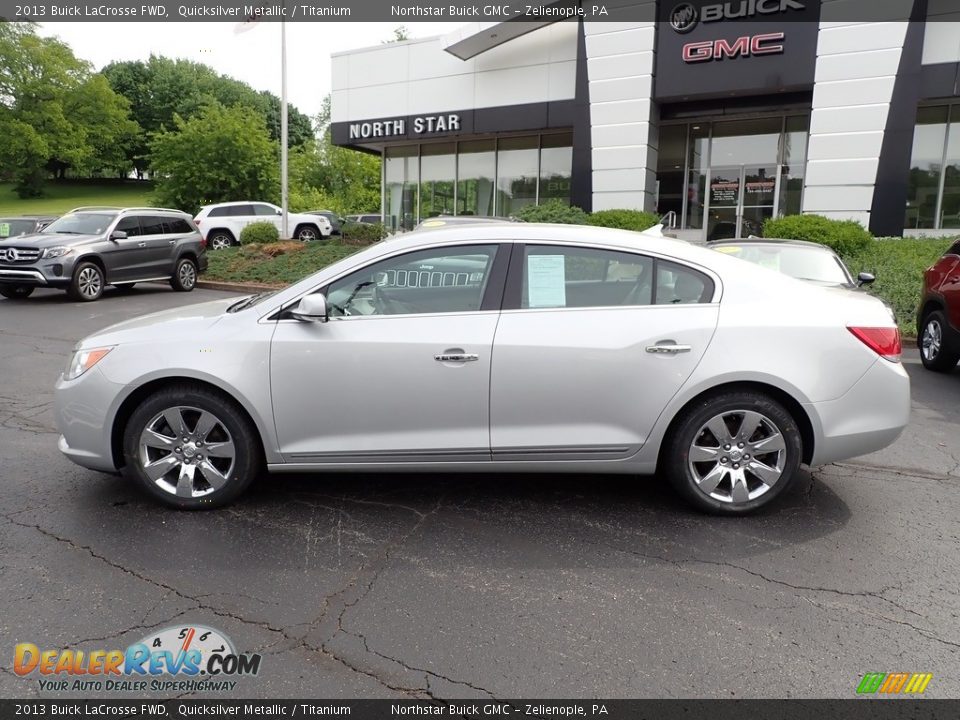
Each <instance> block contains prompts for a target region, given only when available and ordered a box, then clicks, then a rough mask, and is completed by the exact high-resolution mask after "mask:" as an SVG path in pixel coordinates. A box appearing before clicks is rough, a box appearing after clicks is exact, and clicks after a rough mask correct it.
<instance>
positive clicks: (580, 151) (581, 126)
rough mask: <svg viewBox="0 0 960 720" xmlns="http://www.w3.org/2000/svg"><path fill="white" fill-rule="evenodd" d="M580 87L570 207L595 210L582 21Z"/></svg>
mask: <svg viewBox="0 0 960 720" xmlns="http://www.w3.org/2000/svg"><path fill="white" fill-rule="evenodd" d="M577 25H578V28H577V86H576V93H575V96H574V100H573V168H572V174H571V178H570V204H571V205H576V206H577V207H581V208H583V209H584V210H586V211H587V212H591V211H592V210H593V149H592V139H591V132H590V76H589V75H588V74H587V38H586V34H585V33H584V29H583V20H580V21H578V23H577Z"/></svg>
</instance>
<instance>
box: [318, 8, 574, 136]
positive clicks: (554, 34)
mask: <svg viewBox="0 0 960 720" xmlns="http://www.w3.org/2000/svg"><path fill="white" fill-rule="evenodd" d="M476 30H477V28H475V27H471V26H467V27H465V28H463V29H462V32H463V33H466V34H467V35H469V34H472V32H476ZM450 44H451V36H449V35H448V36H446V37H433V38H426V39H421V40H410V41H407V42H400V43H390V44H388V45H376V46H374V47H370V48H365V49H361V50H350V51H348V52H343V53H337V54H334V55H333V56H332V58H331V62H332V83H333V84H332V98H331V100H332V120H333V122H344V121H347V120H361V119H372V118H381V117H396V116H398V115H416V114H418V113H434V112H443V111H445V110H469V109H473V108H484V107H496V106H501V105H517V104H526V103H536V102H549V101H553V100H571V99H573V97H574V94H575V91H576V63H577V26H576V23H568V22H564V23H555V24H553V25H549V26H547V27H544V28H541V29H539V30H535V31H534V32H532V33H529V34H528V35H524V36H522V37H519V38H517V39H515V40H513V41H511V42H509V43H506V44H504V45H502V46H500V47H497V48H493V49H492V50H489V51H487V52H485V53H483V54H482V55H479V56H478V57H476V58H474V59H472V60H460V59H459V58H457V57H454V56H453V55H451V54H450V53H448V52H445V51H444V48H445V47H447V46H448V45H450Z"/></svg>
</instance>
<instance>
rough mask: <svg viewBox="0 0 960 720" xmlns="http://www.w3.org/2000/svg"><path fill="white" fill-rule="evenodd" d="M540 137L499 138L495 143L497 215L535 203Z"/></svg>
mask: <svg viewBox="0 0 960 720" xmlns="http://www.w3.org/2000/svg"><path fill="white" fill-rule="evenodd" d="M539 144H540V138H539V137H537V136H533V137H515V138H503V139H501V140H500V141H499V142H498V143H497V205H496V213H497V215H504V216H508V215H512V214H513V213H515V212H516V211H517V210H519V209H520V208H522V207H524V206H526V205H535V204H536V202H537V180H538V177H539V171H538V167H537V162H538V160H537V156H538V145H539Z"/></svg>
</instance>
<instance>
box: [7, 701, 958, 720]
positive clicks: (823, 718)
mask: <svg viewBox="0 0 960 720" xmlns="http://www.w3.org/2000/svg"><path fill="white" fill-rule="evenodd" d="M64 717H74V718H76V717H83V718H129V717H149V718H160V719H161V720H187V719H189V718H326V717H332V718H350V720H387V719H390V718H421V717H430V718H445V717H453V718H478V719H483V720H498V719H500V718H517V719H520V718H539V719H549V720H568V719H570V718H594V719H597V720H674V719H676V720H680V719H682V720H700V719H701V718H703V719H704V720H753V719H757V720H806V719H807V718H815V719H816V720H832V719H833V718H854V719H857V720H859V719H861V718H862V719H863V720H901V719H902V718H910V719H911V720H928V719H929V720H933V719H934V718H936V719H937V720H939V719H940V718H950V719H956V718H960V700H933V699H930V700H915V699H892V698H891V699H868V698H858V699H851V700H523V701H517V700H429V699H427V700H163V701H156V702H152V701H146V700H142V701H141V700H23V701H20V700H0V718H4V719H6V718H42V719H44V720H45V719H46V718H64Z"/></svg>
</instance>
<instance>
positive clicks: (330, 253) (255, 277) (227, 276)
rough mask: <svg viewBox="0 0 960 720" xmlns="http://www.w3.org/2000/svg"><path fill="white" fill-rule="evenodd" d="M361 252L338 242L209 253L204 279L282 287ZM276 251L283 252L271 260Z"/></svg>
mask: <svg viewBox="0 0 960 720" xmlns="http://www.w3.org/2000/svg"><path fill="white" fill-rule="evenodd" d="M362 249H363V247H362V246H358V245H342V244H340V243H339V242H337V241H334V242H327V243H319V242H314V243H305V244H301V243H276V244H272V245H260V246H247V247H239V248H227V249H226V250H217V251H215V252H208V253H207V257H208V258H210V266H209V267H208V268H207V272H205V273H204V274H203V279H204V280H218V281H221V282H250V283H262V284H265V285H276V286H283V285H288V284H290V283H294V282H296V281H297V280H300V279H302V278H304V277H306V276H307V275H310V274H311V273H315V272H316V271H317V270H320V269H321V268H324V267H326V266H327V265H330V264H332V263H335V262H336V261H337V260H340V259H341V258H345V257H347V256H348V255H353V254H354V253H355V252H357V251H358V250H362ZM277 250H283V251H284V252H283V254H282V255H276V256H275V257H271V255H270V253H273V252H275V251H277Z"/></svg>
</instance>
